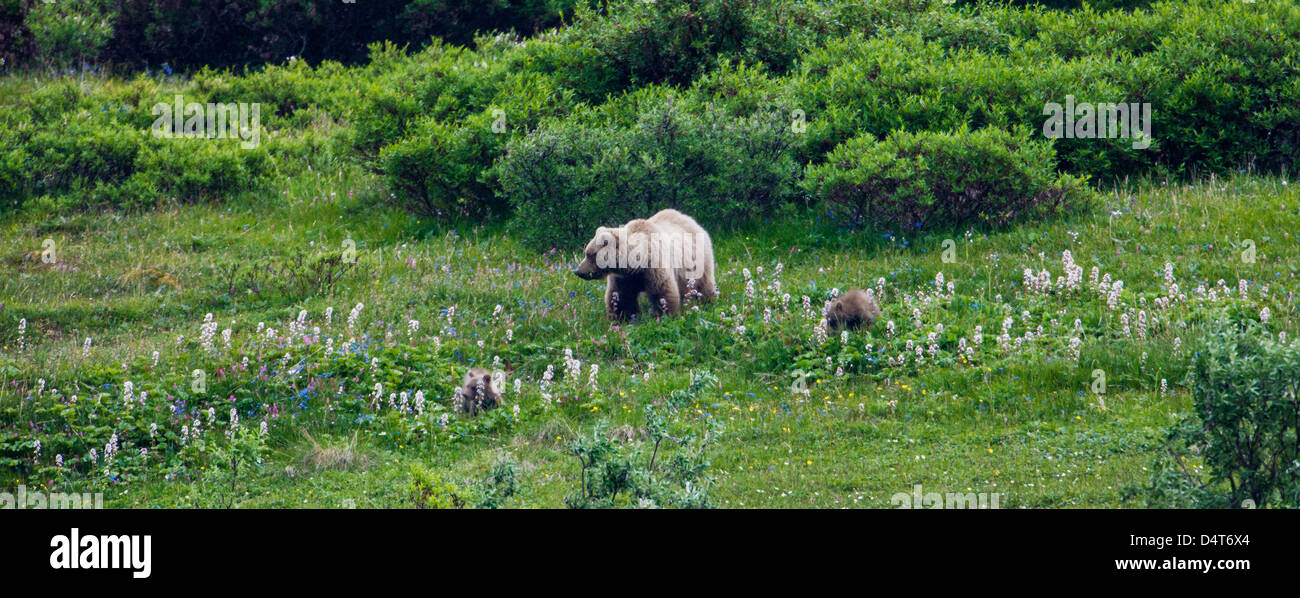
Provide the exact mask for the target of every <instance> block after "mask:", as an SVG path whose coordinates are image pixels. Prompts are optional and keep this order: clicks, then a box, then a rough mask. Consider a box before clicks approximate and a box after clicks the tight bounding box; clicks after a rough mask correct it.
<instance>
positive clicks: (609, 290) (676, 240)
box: [573, 209, 718, 320]
mask: <svg viewBox="0 0 1300 598" xmlns="http://www.w3.org/2000/svg"><path fill="white" fill-rule="evenodd" d="M583 253H584V254H585V255H584V257H583V260H582V262H581V263H579V264H578V267H577V268H575V269H574V271H573V273H574V274H576V275H577V276H578V277H580V278H583V279H586V280H597V279H601V278H603V279H605V311H606V312H607V313H608V314H609V315H610V317H612V318H614V319H615V320H630V319H633V318H636V317H637V316H638V315H639V314H640V313H641V306H640V300H639V298H640V296H641V295H643V294H644V295H646V296H647V297H648V298H649V299H650V310H651V313H654V314H663V315H672V314H676V313H678V312H679V311H681V307H682V303H683V302H685V301H690V300H698V301H702V302H707V301H709V300H712V299H713V298H714V297H717V295H718V287H717V284H716V282H715V280H714V277H713V272H714V268H715V264H714V262H713V242H712V240H710V239H709V233H707V232H705V231H704V229H703V228H702V227H701V226H700V225H699V223H697V222H695V219H694V218H691V217H690V216H687V215H685V214H683V213H681V212H678V211H677V210H671V209H669V210H661V211H659V212H658V213H657V214H655V215H654V216H651V217H650V218H649V219H636V220H632V221H630V222H628V223H627V224H625V225H623V226H621V227H618V228H607V227H603V226H602V227H600V228H597V229H596V236H595V237H593V238H592V239H591V241H590V242H588V243H587V246H586V247H585V248H584V249H583Z"/></svg>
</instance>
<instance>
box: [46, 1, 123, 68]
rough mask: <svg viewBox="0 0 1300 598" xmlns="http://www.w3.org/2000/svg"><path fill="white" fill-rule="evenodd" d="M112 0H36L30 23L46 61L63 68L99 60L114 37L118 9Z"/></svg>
mask: <svg viewBox="0 0 1300 598" xmlns="http://www.w3.org/2000/svg"><path fill="white" fill-rule="evenodd" d="M113 4H114V3H113V2H112V1H110V0H59V1H58V2H33V3H32V6H31V12H29V13H28V14H27V26H28V27H29V28H30V29H31V31H32V33H33V34H34V36H35V41H36V49H37V52H39V56H40V59H41V61H42V62H44V63H45V64H47V65H49V66H54V67H57V68H60V69H66V68H69V67H76V66H79V65H81V64H83V63H93V62H96V61H98V60H99V58H100V53H101V52H102V51H103V50H104V48H105V46H106V45H107V44H108V42H109V40H110V39H112V37H113V21H114V20H115V19H116V18H117V13H116V12H114V10H113Z"/></svg>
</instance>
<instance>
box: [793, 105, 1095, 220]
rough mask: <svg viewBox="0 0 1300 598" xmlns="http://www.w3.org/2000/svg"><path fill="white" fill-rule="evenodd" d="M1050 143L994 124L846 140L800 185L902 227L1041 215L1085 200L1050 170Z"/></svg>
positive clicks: (1070, 180) (1077, 186) (1072, 180)
mask: <svg viewBox="0 0 1300 598" xmlns="http://www.w3.org/2000/svg"><path fill="white" fill-rule="evenodd" d="M1055 167H1056V161H1055V153H1054V152H1053V150H1052V147H1051V145H1050V143H1048V142H1046V141H1033V140H1030V139H1029V137H1028V133H1026V132H1024V131H1021V132H1019V133H1016V134H1012V133H1008V132H1007V131H1003V130H1001V129H992V128H988V129H979V130H976V131H969V130H964V129H963V130H958V131H955V132H952V133H928V132H926V133H906V132H896V133H893V134H891V135H890V136H889V137H887V138H885V139H884V140H883V141H876V139H875V138H874V137H872V136H871V135H862V136H858V137H855V138H853V139H850V140H849V141H847V142H845V143H844V144H842V145H840V146H839V147H837V148H835V150H834V151H832V152H831V153H830V155H828V156H827V158H826V162H825V163H824V164H822V165H818V166H813V167H810V168H809V170H808V177H807V179H805V187H806V188H807V189H808V190H809V192H811V193H813V194H814V195H815V196H816V197H818V198H820V199H823V200H826V201H829V202H833V203H835V204H839V205H840V206H843V207H844V208H847V209H848V210H849V211H850V212H851V213H852V214H853V215H854V216H857V217H861V218H864V219H866V220H868V221H871V222H877V223H880V224H883V225H885V226H891V227H897V228H899V229H902V230H905V231H908V230H913V229H919V228H921V227H923V226H924V227H935V226H938V227H956V226H962V225H967V224H992V225H1004V224H1007V223H1009V222H1014V221H1017V220H1026V219H1035V218H1042V217H1045V216H1048V215H1051V214H1054V213H1057V212H1060V211H1061V210H1063V209H1065V208H1068V207H1077V205H1078V204H1079V202H1080V201H1081V200H1082V199H1083V198H1084V197H1086V193H1087V192H1086V188H1085V186H1084V184H1083V183H1084V181H1083V179H1079V178H1076V177H1072V176H1069V175H1062V174H1057V173H1056V172H1055Z"/></svg>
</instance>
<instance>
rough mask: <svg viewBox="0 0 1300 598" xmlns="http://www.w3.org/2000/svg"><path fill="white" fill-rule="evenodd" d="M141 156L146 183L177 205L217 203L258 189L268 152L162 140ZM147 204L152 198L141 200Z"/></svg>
mask: <svg viewBox="0 0 1300 598" xmlns="http://www.w3.org/2000/svg"><path fill="white" fill-rule="evenodd" d="M158 141H159V142H158V143H155V144H152V145H149V146H146V147H145V148H144V149H143V151H141V152H140V158H139V169H140V172H141V173H142V175H143V177H144V180H143V181H141V183H140V184H142V185H146V184H147V185H150V186H151V187H152V188H153V189H157V190H158V191H160V192H161V193H163V194H165V195H167V196H170V197H172V198H174V199H176V200H178V201H183V202H190V201H214V200H221V199H224V198H225V197H227V196H229V195H233V194H235V193H238V192H242V191H247V190H251V189H254V188H256V186H257V183H258V180H259V178H258V175H259V173H261V172H262V170H263V168H265V166H266V161H267V158H266V149H265V148H262V147H259V148H254V149H247V150H246V149H241V148H240V147H239V145H238V144H239V141H238V140H233V139H215V140H214V139H202V138H196V139H190V138H175V139H161V140H158ZM140 199H142V200H146V201H148V200H149V199H150V198H140Z"/></svg>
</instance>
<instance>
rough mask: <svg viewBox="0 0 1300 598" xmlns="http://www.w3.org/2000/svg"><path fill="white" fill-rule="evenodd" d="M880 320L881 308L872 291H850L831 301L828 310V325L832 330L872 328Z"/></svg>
mask: <svg viewBox="0 0 1300 598" xmlns="http://www.w3.org/2000/svg"><path fill="white" fill-rule="evenodd" d="M879 319H880V306H879V305H877V304H876V298H875V296H874V295H872V294H871V291H863V290H860V289H859V290H856V291H849V292H847V293H844V294H843V295H840V296H839V297H837V298H835V300H834V301H831V304H830V306H829V307H827V308H826V323H827V325H828V326H829V328H830V329H831V330H838V329H840V328H848V329H850V330H852V329H854V328H857V327H859V326H865V327H867V328H871V325H872V324H875V323H876V320H879Z"/></svg>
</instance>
